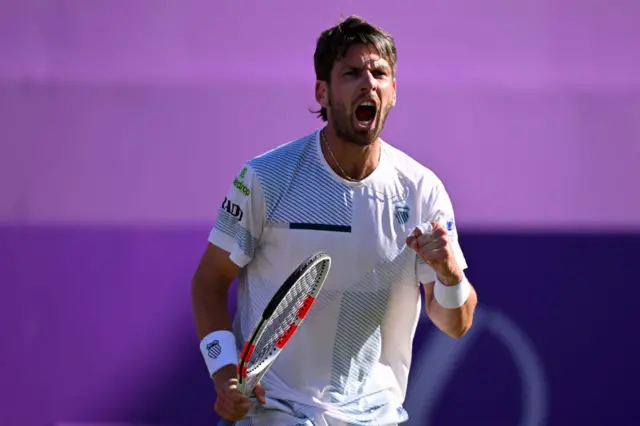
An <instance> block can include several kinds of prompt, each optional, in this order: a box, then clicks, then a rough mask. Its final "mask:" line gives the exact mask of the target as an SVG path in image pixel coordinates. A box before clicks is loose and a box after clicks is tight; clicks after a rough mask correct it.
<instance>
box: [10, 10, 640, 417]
mask: <svg viewBox="0 0 640 426" xmlns="http://www.w3.org/2000/svg"><path fill="white" fill-rule="evenodd" d="M350 13H358V14H361V15H363V16H364V17H366V18H367V19H370V20H371V21H373V22H374V23H377V24H379V25H381V26H383V27H384V28H386V29H388V30H389V31H391V32H392V33H393V34H394V36H395V37H396V40H397V43H398V46H399V61H400V62H399V71H398V73H399V74H398V79H399V80H398V90H399V92H398V107H397V108H396V109H395V110H394V111H393V112H392V115H391V117H390V120H389V124H388V127H387V129H386V131H385V137H386V139H387V140H389V141H390V142H392V143H393V144H395V145H396V146H398V147H399V148H401V149H403V150H405V151H407V152H408V153H410V154H411V155H413V156H414V157H415V158H417V159H418V160H420V161H421V162H423V163H424V164H425V165H427V166H428V167H430V168H432V169H433V170H434V171H436V173H438V174H439V175H440V176H441V177H442V178H443V179H444V181H445V183H446V184H447V187H448V188H449V191H450V192H451V194H452V197H453V200H454V203H455V207H456V211H457V215H458V222H459V226H460V232H461V241H462V244H463V248H464V250H465V253H466V256H467V258H468V260H469V263H470V266H471V269H470V272H469V274H470V276H471V279H472V280H473V281H474V282H475V283H476V285H477V286H478V288H479V292H480V298H481V307H480V310H479V314H478V320H477V322H476V326H475V327H474V331H473V333H471V334H470V335H469V336H468V337H465V338H464V339H462V340H460V341H457V342H454V341H452V340H450V339H448V338H443V337H442V336H441V335H439V334H435V335H434V334H432V332H433V328H432V326H431V325H430V324H428V323H427V322H426V321H425V323H424V324H423V325H421V327H420V330H419V332H418V335H419V337H418V339H417V341H416V348H415V354H416V355H415V361H414V369H413V371H412V373H413V376H412V381H411V385H410V390H409V396H408V401H407V409H408V410H409V412H410V414H414V420H413V421H412V422H411V423H410V424H415V425H419V424H423V423H424V422H426V421H430V422H431V423H430V424H432V425H444V424H446V425H453V426H456V425H468V424H471V423H473V424H476V425H500V426H502V425H505V426H506V425H522V426H525V425H526V426H533V425H566V424H581V425H602V424H609V423H614V422H615V423H616V424H619V425H634V424H635V425H637V424H640V414H638V412H637V410H635V407H637V403H638V402H640V392H638V391H637V389H636V383H637V381H638V380H640V372H639V371H638V367H637V359H638V358H639V357H640V347H638V343H637V340H635V339H633V338H632V337H633V336H634V335H636V334H637V330H636V327H635V325H634V321H633V317H632V316H631V315H632V314H631V312H632V309H633V308H634V307H635V304H636V303H635V300H636V299H637V298H638V297H640V291H639V290H638V289H637V285H635V280H636V279H635V274H634V272H635V271H633V270H632V268H631V264H632V263H631V262H632V258H633V259H634V260H635V259H636V258H637V255H638V254H640V233H639V230H640V195H638V194H639V193H640V192H639V191H638V189H637V186H638V182H640V167H638V166H637V164H638V160H639V159H640V46H639V44H640V42H639V40H640V26H639V25H638V19H639V18H640V3H638V2H636V1H634V0H618V1H605V0H600V1H598V0H582V1H580V0H562V1H560V0H555V1H552V0H537V1H529V0H527V1H525V0H521V1H517V2H516V1H512V0H486V1H483V2H473V1H470V0H468V1H457V2H451V1H448V2H444V1H425V2H417V1H407V2H402V3H398V4H397V5H392V4H391V3H390V2H385V1H382V0H373V1H369V2H356V1H337V0H335V1H325V2H321V3H318V2H296V1H293V0H274V1H271V2H257V1H249V0H241V1H215V2H214V1H208V0H207V1H205V0H202V1H185V0H183V1H180V2H178V1H177V0H175V1H168V0H154V1H151V0H147V1H145V0H135V1H130V0H129V1H125V0H110V1H108V2H107V1H102V2H98V1H92V2H88V1H81V0H76V1H44V0H42V1H35V0H29V1H26V0H5V1H3V2H1V3H0V58H1V59H0V132H1V133H0V137H1V141H2V142H1V147H0V191H1V192H2V194H3V196H2V197H1V198H0V312H1V313H2V319H3V321H2V325H1V326H0V342H2V351H0V373H1V374H0V377H2V382H1V385H0V425H2V426H5V425H6V426H14V425H16V426H41V425H42V426H44V425H59V426H62V425H70V424H74V425H75V424H78V425H79V424H84V425H88V424H95V425H97V424H106V423H108V422H122V423H121V425H124V424H127V425H134V424H135V425H136V426H138V425H143V424H144V425H176V426H178V425H180V426H182V425H185V426H187V425H194V426H200V425H211V424H213V422H214V420H215V416H214V414H213V410H212V405H213V390H212V386H211V385H210V383H209V381H208V379H207V377H206V372H205V367H204V363H203V362H202V360H201V358H200V354H199V352H198V350H197V339H196V336H195V331H194V327H193V320H192V316H191V308H190V299H189V281H190V278H191V275H192V273H193V271H194V269H195V266H196V263H197V261H198V259H199V256H200V254H201V251H202V250H203V248H204V245H205V244H206V236H207V234H208V231H209V227H210V226H211V224H212V222H213V220H214V219H215V212H216V208H217V206H218V203H219V202H220V198H221V197H222V196H223V194H224V192H225V191H226V190H227V187H228V185H229V184H230V181H231V179H232V177H233V175H234V174H235V173H237V171H238V170H239V167H240V166H241V164H242V162H243V161H245V160H246V159H248V158H251V157H253V156H254V155H256V154H259V153H260V152H263V151H264V150H266V149H270V148H272V147H274V146H276V145H279V144H281V143H284V142H286V141H288V140H292V139H295V138H297V137H299V136H301V135H303V134H306V133H308V132H310V131H311V130H312V129H314V128H316V127H318V126H320V122H318V121H317V120H316V119H315V118H314V117H313V116H312V115H311V114H310V113H309V112H308V109H309V108H311V107H314V101H313V82H314V75H313V65H312V54H313V49H314V47H315V39H316V37H317V35H318V33H319V32H320V31H321V30H322V29H324V28H326V27H328V26H330V25H333V24H334V23H336V22H337V20H338V18H339V16H340V14H345V15H348V14H350ZM523 354H525V355H523ZM523 360H524V361H523ZM519 363H522V366H521V368H520V369H519V368H518V365H519ZM423 365H429V366H431V368H427V369H423V368H422V366H423ZM527 366H528V367H527ZM634 402H635V403H636V404H635V405H634ZM461 404H463V407H464V409H460V408H459V406H460V405H461Z"/></svg>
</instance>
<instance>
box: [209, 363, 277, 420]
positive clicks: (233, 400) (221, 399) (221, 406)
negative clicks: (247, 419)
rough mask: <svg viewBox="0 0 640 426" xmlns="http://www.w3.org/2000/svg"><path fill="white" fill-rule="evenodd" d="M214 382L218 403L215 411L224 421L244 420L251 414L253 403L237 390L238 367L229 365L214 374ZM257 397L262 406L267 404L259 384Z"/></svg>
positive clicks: (256, 390) (256, 391) (256, 389)
mask: <svg viewBox="0 0 640 426" xmlns="http://www.w3.org/2000/svg"><path fill="white" fill-rule="evenodd" d="M213 382H214V383H215V387H216V403H215V406H214V409H215V411H216V413H218V415H219V416H220V417H222V418H223V419H224V420H227V421H231V422H233V421H238V420H242V419H243V418H244V416H245V415H246V414H247V413H248V412H249V410H250V409H251V406H252V405H253V402H252V401H251V400H250V399H249V398H247V397H246V396H244V395H243V394H242V393H240V391H239V390H238V389H237V384H238V379H237V378H236V366H235V365H227V366H226V367H223V368H221V369H220V370H218V371H217V372H216V374H214V376H213ZM254 393H255V396H256V399H257V400H258V402H259V403H260V404H264V403H265V391H264V388H263V387H262V386H261V385H260V384H258V385H257V386H256V388H255V391H254Z"/></svg>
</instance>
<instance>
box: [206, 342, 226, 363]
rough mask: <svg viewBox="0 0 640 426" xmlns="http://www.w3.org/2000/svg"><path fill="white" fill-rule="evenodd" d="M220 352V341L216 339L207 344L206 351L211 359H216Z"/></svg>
mask: <svg viewBox="0 0 640 426" xmlns="http://www.w3.org/2000/svg"><path fill="white" fill-rule="evenodd" d="M221 352H222V347H220V342H219V341H218V340H214V341H213V342H211V343H209V344H208V345H207V353H208V354H209V356H210V357H211V358H213V359H216V358H218V357H219V356H220V353H221Z"/></svg>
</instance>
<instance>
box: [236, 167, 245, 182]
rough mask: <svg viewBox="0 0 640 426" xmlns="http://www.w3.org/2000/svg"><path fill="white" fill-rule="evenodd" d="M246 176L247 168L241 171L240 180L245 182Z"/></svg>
mask: <svg viewBox="0 0 640 426" xmlns="http://www.w3.org/2000/svg"><path fill="white" fill-rule="evenodd" d="M246 174H247V168H246V167H245V168H244V169H242V170H241V171H240V175H239V176H238V177H239V178H240V180H244V175H246Z"/></svg>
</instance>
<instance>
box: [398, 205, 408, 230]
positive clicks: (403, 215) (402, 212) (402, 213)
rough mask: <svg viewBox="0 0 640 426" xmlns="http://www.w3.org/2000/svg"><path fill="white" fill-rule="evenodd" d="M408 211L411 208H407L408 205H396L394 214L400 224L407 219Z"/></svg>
mask: <svg viewBox="0 0 640 426" xmlns="http://www.w3.org/2000/svg"><path fill="white" fill-rule="evenodd" d="M410 211H411V209H410V208H409V206H396V212H395V216H396V220H397V221H398V223H399V224H400V225H404V224H405V223H407V222H408V221H409V212H410Z"/></svg>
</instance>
